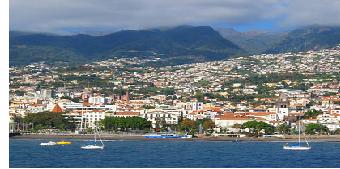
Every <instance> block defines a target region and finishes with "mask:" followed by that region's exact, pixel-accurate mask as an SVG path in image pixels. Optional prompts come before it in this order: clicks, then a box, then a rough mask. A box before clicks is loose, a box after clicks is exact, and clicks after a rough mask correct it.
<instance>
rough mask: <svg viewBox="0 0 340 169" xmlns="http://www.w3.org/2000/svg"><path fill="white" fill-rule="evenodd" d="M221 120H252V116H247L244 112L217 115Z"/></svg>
mask: <svg viewBox="0 0 340 169" xmlns="http://www.w3.org/2000/svg"><path fill="white" fill-rule="evenodd" d="M216 118H219V119H220V120H251V119H252V118H250V117H247V116H245V115H244V114H237V113H224V114H223V115H220V116H216Z"/></svg>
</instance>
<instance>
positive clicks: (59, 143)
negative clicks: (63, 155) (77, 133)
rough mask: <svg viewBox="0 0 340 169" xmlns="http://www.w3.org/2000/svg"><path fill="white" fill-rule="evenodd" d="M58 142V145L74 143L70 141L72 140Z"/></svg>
mask: <svg viewBox="0 0 340 169" xmlns="http://www.w3.org/2000/svg"><path fill="white" fill-rule="evenodd" d="M57 144H58V145H67V144H72V142H70V141H58V142H57Z"/></svg>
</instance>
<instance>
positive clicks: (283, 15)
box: [9, 0, 340, 34]
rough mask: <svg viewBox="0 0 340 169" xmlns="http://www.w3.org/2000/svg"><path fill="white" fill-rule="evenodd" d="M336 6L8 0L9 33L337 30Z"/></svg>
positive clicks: (284, 0)
mask: <svg viewBox="0 0 340 169" xmlns="http://www.w3.org/2000/svg"><path fill="white" fill-rule="evenodd" d="M339 9H340V0H10V1H9V28H10V30H20V31H33V32H51V33H59V34H69V33H71V34H72V33H106V32H114V31H118V30H127V29H133V30H135V29H150V28H158V27H174V26H178V25H196V26H198V25H209V26H212V27H214V28H234V29H236V30H238V31H251V30H265V31H284V30H289V29H294V28H297V27H300V26H308V25H315V24H318V25H340V19H339V18H340V12H339Z"/></svg>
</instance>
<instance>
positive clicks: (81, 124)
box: [80, 107, 84, 132]
mask: <svg viewBox="0 0 340 169" xmlns="http://www.w3.org/2000/svg"><path fill="white" fill-rule="evenodd" d="M83 109H84V108H83V107H82V108H81V122H80V131H81V132H83V120H84V119H83Z"/></svg>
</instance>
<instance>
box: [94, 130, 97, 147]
mask: <svg viewBox="0 0 340 169" xmlns="http://www.w3.org/2000/svg"><path fill="white" fill-rule="evenodd" d="M96 133H97V126H94V144H96V142H97V136H96V135H97V134H96Z"/></svg>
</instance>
